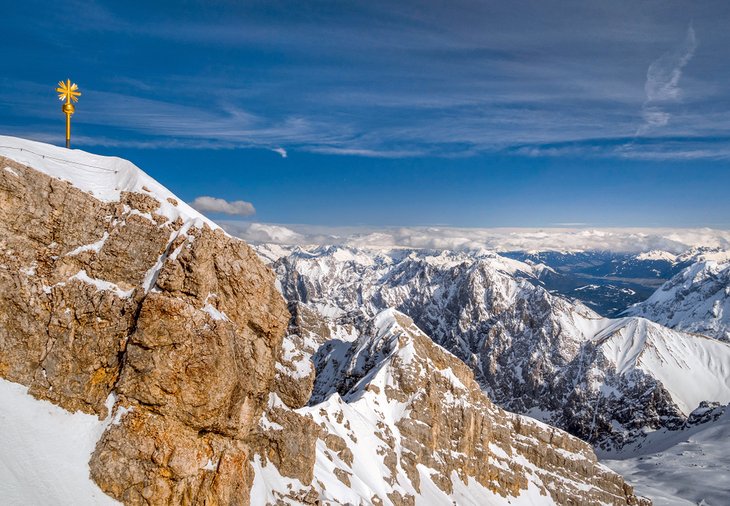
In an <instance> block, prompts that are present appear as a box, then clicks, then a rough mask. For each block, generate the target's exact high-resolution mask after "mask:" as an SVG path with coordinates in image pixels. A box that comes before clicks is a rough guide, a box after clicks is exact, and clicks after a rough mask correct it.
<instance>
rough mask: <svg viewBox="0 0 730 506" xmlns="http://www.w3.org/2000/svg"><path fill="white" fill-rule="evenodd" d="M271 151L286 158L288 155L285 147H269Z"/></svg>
mask: <svg viewBox="0 0 730 506" xmlns="http://www.w3.org/2000/svg"><path fill="white" fill-rule="evenodd" d="M271 151H273V152H274V153H278V155H279V156H281V157H282V158H286V157H287V156H289V154H288V153H287V152H286V149H284V148H271Z"/></svg>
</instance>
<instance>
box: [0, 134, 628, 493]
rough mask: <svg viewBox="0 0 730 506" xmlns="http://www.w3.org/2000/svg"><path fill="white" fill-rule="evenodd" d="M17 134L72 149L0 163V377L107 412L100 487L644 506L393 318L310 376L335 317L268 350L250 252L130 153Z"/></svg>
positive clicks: (273, 339) (276, 303)
mask: <svg viewBox="0 0 730 506" xmlns="http://www.w3.org/2000/svg"><path fill="white" fill-rule="evenodd" d="M18 145H19V146H25V147H26V148H27V147H28V146H30V148H28V149H34V150H42V149H46V150H48V152H47V154H48V153H50V154H52V155H53V157H55V160H59V158H58V157H62V156H70V157H72V158H73V157H77V158H78V157H81V158H80V159H77V158H74V159H68V160H61V161H60V162H50V161H48V159H53V157H51V156H49V157H48V159H47V158H45V157H43V158H40V155H39V157H36V158H33V157H32V156H30V155H29V158H28V160H30V161H28V162H27V163H25V164H24V163H18V162H17V161H13V160H11V159H9V158H6V157H0V377H2V378H5V379H8V380H10V381H13V382H16V383H21V384H23V385H27V386H28V387H29V392H30V393H31V394H32V395H34V396H35V397H37V398H41V399H46V400H49V401H51V402H53V403H55V404H56V405H58V406H61V407H63V408H65V409H67V410H69V411H76V410H80V411H83V412H86V413H90V414H93V415H96V416H98V417H99V419H105V420H106V422H105V424H106V425H105V431H104V433H103V435H102V436H101V439H99V441H98V443H97V444H96V449H95V451H94V453H93V455H92V457H91V461H90V463H89V467H90V475H91V478H92V479H93V480H94V481H95V482H96V484H98V486H99V487H100V488H101V489H102V490H103V491H104V492H105V493H106V494H108V495H109V496H111V497H113V498H115V499H117V500H119V501H121V502H123V503H125V504H207V505H215V504H242V505H246V504H249V503H253V504H264V503H271V504H281V503H289V504H318V503H319V504H322V503H324V504H344V503H352V504H399V505H400V504H414V502H416V501H426V502H428V503H429V504H451V502H452V501H457V502H460V501H462V500H466V501H472V502H474V501H476V502H478V503H481V504H504V503H505V502H510V501H516V500H519V501H522V500H525V501H529V500H539V501H540V502H545V503H548V504H549V503H556V504H557V503H560V504H578V503H580V504H599V503H600V504H603V503H610V504H639V503H641V502H642V501H641V500H639V499H637V498H636V497H635V496H634V494H633V492H632V490H631V487H629V486H628V485H626V484H625V483H624V482H623V480H622V479H621V478H620V477H619V476H618V475H616V474H614V473H612V472H610V471H609V470H607V469H606V468H604V467H602V466H601V465H600V464H598V463H597V462H596V460H595V456H594V455H593V453H592V451H591V450H590V448H589V447H588V446H587V445H586V444H585V443H582V442H580V441H579V440H577V439H575V438H573V437H571V436H569V435H567V434H565V433H563V432H562V431H560V430H557V429H553V428H550V427H548V426H545V425H542V424H540V423H538V422H534V421H529V420H527V419H524V418H521V417H517V416H514V415H511V414H508V413H506V412H504V411H502V410H501V409H499V408H496V407H495V406H493V405H492V404H491V402H490V401H489V400H488V399H487V398H486V397H485V396H484V395H483V394H482V392H481V390H480V389H479V387H478V385H477V384H476V383H475V381H474V379H473V375H472V373H471V371H470V369H469V368H467V367H466V366H464V365H463V364H462V363H461V362H460V361H459V360H458V359H457V358H455V357H454V356H452V355H450V354H448V353H447V352H445V351H443V350H442V349H441V348H439V347H438V346H437V345H435V344H434V343H433V342H432V341H431V339H429V338H428V337H426V336H425V335H423V334H422V333H421V332H420V331H419V330H418V329H417V328H416V327H415V325H414V324H413V322H412V321H411V320H409V319H408V318H406V317H405V316H403V315H401V314H399V313H396V312H387V313H384V314H383V315H380V316H378V317H377V318H375V319H368V318H367V317H366V316H365V315H361V316H362V317H361V318H353V319H352V322H351V324H346V325H344V326H343V327H338V328H339V329H340V330H341V329H343V328H344V329H346V331H347V332H349V335H350V337H351V338H352V339H350V341H353V340H354V344H352V343H351V342H341V343H340V345H339V346H338V345H337V343H331V344H332V346H330V347H329V348H323V352H324V351H326V350H332V351H333V355H332V356H331V357H330V358H331V360H327V361H326V364H327V366H326V368H325V367H319V368H318V371H317V378H316V383H317V384H316V386H314V387H313V383H314V382H315V370H314V368H313V367H312V366H311V362H310V360H309V357H310V353H311V352H313V351H317V350H319V344H320V343H322V342H323V341H325V340H327V339H329V338H330V337H332V336H329V335H328V331H329V327H328V326H327V325H326V324H323V323H322V322H321V317H320V316H321V315H320V314H319V313H318V312H311V311H310V312H307V310H306V308H305V309H301V308H300V310H297V311H295V314H294V317H293V319H292V322H291V323H292V326H291V327H290V328H291V329H294V330H297V333H296V334H294V333H290V335H289V336H287V337H286V340H284V341H282V339H283V337H284V335H285V333H286V329H287V322H288V321H289V313H288V311H287V308H286V306H285V303H284V300H283V299H282V297H281V295H280V294H279V293H278V292H277V291H276V289H275V285H274V281H275V280H274V275H273V273H272V272H271V271H270V270H268V269H267V268H266V267H264V265H263V264H262V263H261V262H260V261H259V260H258V259H257V257H256V255H255V254H254V253H253V251H252V250H251V249H250V248H249V247H248V246H247V245H245V244H244V243H243V242H241V241H239V240H235V239H232V238H230V237H229V236H227V235H225V234H224V233H223V232H222V231H221V230H219V229H217V228H216V227H215V226H214V225H212V224H210V223H209V222H207V221H206V220H205V219H203V218H202V217H200V216H199V215H197V214H195V213H194V212H192V211H191V210H190V209H189V208H187V206H185V204H183V203H181V202H178V201H177V200H176V199H175V198H174V197H173V196H172V195H169V192H166V190H165V191H163V190H164V189H161V187H159V185H158V184H157V183H155V182H154V181H152V180H151V179H149V178H148V177H147V176H145V175H144V174H143V173H141V171H139V170H138V169H137V168H136V167H134V166H132V165H131V164H128V163H127V162H123V161H120V160H111V161H110V160H109V159H104V160H101V159H100V157H96V158H89V157H91V155H86V154H83V157H82V155H81V154H79V155H76V154H74V155H72V154H71V153H75V152H68V151H63V150H55V151H54V150H52V148H50V147H47V146H46V147H44V146H43V145H39V144H36V143H25V144H23V143H20V142H19V143H18ZM24 156H25V155H23V157H24ZM23 157H21V158H23ZM23 159H24V160H25V158H23ZM80 162H83V163H82V164H81V165H78V164H79V163H80ZM34 164H35V167H37V168H40V169H41V170H35V169H34V168H32V167H31V166H29V165H34ZM54 164H55V165H54ZM74 164H77V165H78V167H75V166H74V167H72V168H71V169H69V168H68V167H66V165H71V166H73V165H74ZM99 165H101V167H100V166H99ZM95 166H96V168H97V170H102V171H104V172H103V173H102V172H97V173H94V174H92V175H91V176H88V175H87V179H85V180H84V179H80V178H81V176H78V174H75V173H73V171H81V172H78V173H79V174H81V173H82V172H83V171H86V172H89V171H90V170H91V169H92V168H93V167H95ZM54 170H57V171H58V172H59V173H61V174H63V175H64V177H67V176H68V177H67V179H69V178H70V179H71V181H73V183H74V184H71V183H69V182H65V181H63V180H62V179H61V178H60V176H58V175H55V176H54ZM71 176H73V177H71ZM79 181H81V182H79ZM82 183H83V184H82ZM87 183H88V184H87ZM91 191H93V194H92V193H91ZM292 309H297V308H296V307H292ZM315 345H316V346H315ZM315 347H316V348H317V350H315ZM323 352H322V353H323ZM318 353H319V352H318ZM322 353H319V355H320V356H319V359H318V364H319V365H320V366H322V364H324V363H325V361H323V360H321V358H322V357H321V355H322ZM338 353H341V354H339V355H338ZM313 388H314V389H315V391H316V392H317V393H318V397H317V400H315V401H312V402H309V401H310V393H311V392H312V389H313ZM0 452H2V450H1V449H0ZM49 501H50V502H52V501H53V500H52V498H49Z"/></svg>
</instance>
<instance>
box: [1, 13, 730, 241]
mask: <svg viewBox="0 0 730 506" xmlns="http://www.w3.org/2000/svg"><path fill="white" fill-rule="evenodd" d="M3 14H4V19H5V23H4V25H5V27H4V37H3V38H4V44H3V46H2V49H0V52H1V54H2V59H3V73H2V74H1V75H0V92H1V93H0V107H1V110H2V113H0V117H2V122H1V123H0V124H1V125H2V130H3V133H6V134H10V135H19V136H24V137H30V138H33V139H37V140H43V141H48V142H53V143H57V144H62V143H63V116H62V114H61V111H60V103H59V102H58V100H57V99H56V98H55V94H54V87H55V83H56V82H57V81H58V80H60V79H64V78H66V77H70V78H71V79H73V80H74V81H76V82H77V83H78V84H79V85H80V87H81V90H82V92H83V96H82V97H81V101H80V103H79V105H78V107H77V114H76V115H75V116H74V132H73V143H74V146H75V147H79V148H82V149H86V150H89V151H93V152H99V153H104V154H113V155H117V156H122V157H125V158H129V159H131V160H132V161H134V162H135V163H137V164H138V165H140V166H141V167H142V168H144V169H145V170H146V171H147V172H149V173H150V174H151V175H153V176H154V177H156V178H157V179H159V180H160V181H161V182H163V183H164V184H165V185H166V186H168V187H169V188H170V189H171V190H172V191H174V192H175V193H177V194H178V195H179V196H181V197H182V198H184V199H186V200H188V201H194V199H195V198H196V197H200V196H211V197H215V198H220V199H225V200H227V201H238V200H243V201H246V202H251V203H252V204H253V206H255V208H256V214H255V215H253V216H246V217H238V218H241V219H247V220H255V221H261V222H268V223H304V224H315V225H325V226H327V225H330V226H344V225H348V226H350V225H367V226H393V225H404V226H420V225H438V226H462V227H499V226H505V227H520V226H525V227H547V226H561V225H562V224H574V223H583V224H586V225H587V226H595V227H609V226H617V227H626V226H642V227H658V226H662V227H700V226H707V227H715V228H730V199H728V198H727V189H728V188H730V121H729V120H730V91H729V90H730V87H728V86H727V83H728V82H730V64H729V55H728V49H727V48H728V47H730V35H728V31H727V28H726V24H727V22H728V21H729V20H730V4H727V2H713V1H703V2H674V1H662V2H658V1H652V2H648V1H647V2H636V1H631V2H624V1H612V2H596V1H561V2H546V1H537V0H535V1H522V0H518V1H510V2H478V1H450V2H436V1H420V2H405V1H399V2H392V1H391V2H379V1H369V2H335V1H332V2H318V1H313V2H278V1H250V2H245V1H237V2H228V1H208V2H194V1H186V2H134V1H132V2H75V1H68V2H64V4H63V5H61V6H59V5H58V4H50V3H47V2H35V1H33V0H27V1H24V2H12V3H8V5H5V6H4V10H3ZM283 155H285V156H283ZM208 209H210V210H212V209H215V206H213V207H210V206H209V207H208ZM220 209H224V208H223V207H221V208H220ZM210 214H211V215H212V216H213V217H214V218H222V217H224V215H222V214H219V213H215V212H212V211H210ZM244 214H245V213H244ZM228 218H229V219H230V216H229V217H228ZM234 218H237V217H235V216H234Z"/></svg>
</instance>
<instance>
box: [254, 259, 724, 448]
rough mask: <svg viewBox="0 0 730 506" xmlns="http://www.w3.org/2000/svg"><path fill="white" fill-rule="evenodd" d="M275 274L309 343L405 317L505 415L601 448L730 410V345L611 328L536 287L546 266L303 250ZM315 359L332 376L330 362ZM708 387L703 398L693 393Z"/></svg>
mask: <svg viewBox="0 0 730 506" xmlns="http://www.w3.org/2000/svg"><path fill="white" fill-rule="evenodd" d="M259 250H260V251H262V253H263V254H266V252H267V251H269V253H268V255H269V257H270V258H273V257H275V256H276V255H273V256H272V254H271V252H270V250H269V248H267V247H260V248H259ZM279 253H281V251H279ZM273 267H274V269H275V270H276V272H277V275H278V279H279V283H280V285H281V289H282V292H283V294H284V295H285V297H286V298H287V300H289V301H290V303H291V304H292V306H293V307H294V311H295V312H298V313H300V314H306V318H308V319H309V320H310V321H312V320H317V319H319V323H318V324H317V325H318V328H319V330H318V331H316V332H311V333H310V334H309V339H310V340H316V337H315V336H316V334H320V335H325V337H322V342H321V343H319V344H324V343H325V342H326V341H328V340H333V341H334V342H337V341H341V342H347V341H348V340H349V339H351V338H350V337H348V336H351V335H352V332H353V330H352V329H353V328H355V327H356V326H357V321H358V319H360V318H362V317H363V315H364V316H365V317H372V316H374V315H375V314H377V313H378V312H379V311H381V310H383V309H387V308H395V309H398V310H399V311H402V312H403V313H405V314H407V315H408V316H410V317H411V318H413V320H414V322H415V323H416V324H417V325H418V326H419V327H420V328H421V329H423V330H424V331H425V332H426V333H427V334H428V335H430V336H431V337H432V338H433V339H434V341H436V342H437V343H438V344H440V345H441V346H443V347H445V348H446V349H447V350H449V351H451V352H452V353H453V354H455V355H456V356H457V357H459V358H460V359H461V360H463V361H464V362H465V363H466V364H468V365H469V366H470V367H471V368H472V369H473V371H474V372H475V375H476V378H477V381H478V382H479V383H480V385H481V386H482V387H483V389H484V390H485V391H486V392H487V393H488V394H489V396H490V397H491V398H492V399H493V400H494V401H495V402H496V403H497V404H499V405H500V406H502V407H504V408H505V409H509V410H511V411H516V412H519V413H525V414H530V415H532V416H534V417H536V418H539V419H541V420H543V421H546V422H548V423H551V424H554V425H557V426H559V427H563V428H565V429H567V430H569V431H570V432H571V433H573V434H575V435H578V436H579V437H582V438H584V439H585V440H587V441H590V442H592V443H594V444H595V445H597V446H599V447H604V448H617V447H621V446H622V445H624V444H627V443H629V442H631V441H634V440H636V439H637V438H641V437H643V435H644V433H645V432H646V431H651V430H655V429H658V428H661V427H668V428H678V427H680V426H682V424H683V423H684V421H685V419H686V418H687V416H688V415H689V413H690V412H691V411H692V410H693V409H694V408H696V407H697V404H698V403H699V402H701V401H703V400H710V401H720V402H728V401H730V383H729V380H728V373H727V371H730V346H727V345H726V344H724V343H719V342H717V341H712V340H708V339H704V338H702V337H698V336H693V335H690V334H686V333H682V332H677V331H673V330H670V329H667V328H665V327H662V326H660V325H657V324H654V323H651V322H649V321H647V320H644V319H641V318H622V319H618V320H611V319H607V318H601V317H600V316H599V315H597V314H596V313H594V312H593V311H592V310H590V309H588V308H587V307H585V306H583V305H582V304H580V303H575V302H571V301H568V300H566V299H564V298H562V297H559V296H555V295H552V294H551V293H549V292H548V291H547V290H545V289H544V288H542V287H541V286H539V284H536V283H534V280H535V278H536V277H537V276H539V274H540V272H541V271H542V269H543V268H542V267H539V268H538V270H539V271H540V272H536V268H535V266H534V265H529V264H526V263H523V262H519V261H517V260H511V259H507V258H504V257H501V256H499V255H496V254H494V253H489V252H485V251H482V252H478V253H463V252H459V253H452V252H443V251H442V252H433V251H423V250H390V251H387V250H376V251H371V250H361V249H354V248H344V247H320V248H315V249H302V248H297V249H294V250H293V251H292V252H291V253H290V254H288V255H285V256H280V257H278V259H277V260H275V262H274V263H273ZM328 346H330V347H332V346H334V345H332V344H331V343H330V344H329V345H328ZM311 348H312V349H314V350H316V349H317V344H316V343H312V344H311ZM323 352H324V353H325V354H327V353H329V354H330V355H332V356H333V357H334V359H333V360H335V361H338V360H339V359H337V353H336V351H335V352H332V351H331V350H327V349H326V348H324V349H323ZM333 353H334V354H333ZM320 355H321V353H320ZM328 356H329V355H328ZM315 360H316V361H317V364H318V369H319V370H321V371H325V372H326V370H327V368H328V367H329V366H328V365H327V362H328V360H329V359H323V358H322V357H318V356H317V355H316V354H315ZM698 377H701V378H702V379H703V382H702V388H700V389H698V391H697V393H696V394H695V393H693V392H690V391H687V389H685V388H684V385H686V384H691V383H692V382H695V381H696V380H697V378H698ZM317 395H319V390H318V389H317V388H315V392H314V397H313V399H316V398H317Z"/></svg>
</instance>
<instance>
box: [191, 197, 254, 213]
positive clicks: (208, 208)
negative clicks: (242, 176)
mask: <svg viewBox="0 0 730 506" xmlns="http://www.w3.org/2000/svg"><path fill="white" fill-rule="evenodd" d="M191 205H192V206H193V207H194V208H195V209H197V210H198V211H200V212H202V213H221V214H228V215H231V216H252V215H254V214H256V209H255V208H254V206H253V204H252V203H251V202H246V201H245V200H232V201H228V200H225V199H221V198H217V197H209V196H205V195H203V196H200V197H196V198H195V200H193V202H192V203H191Z"/></svg>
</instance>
